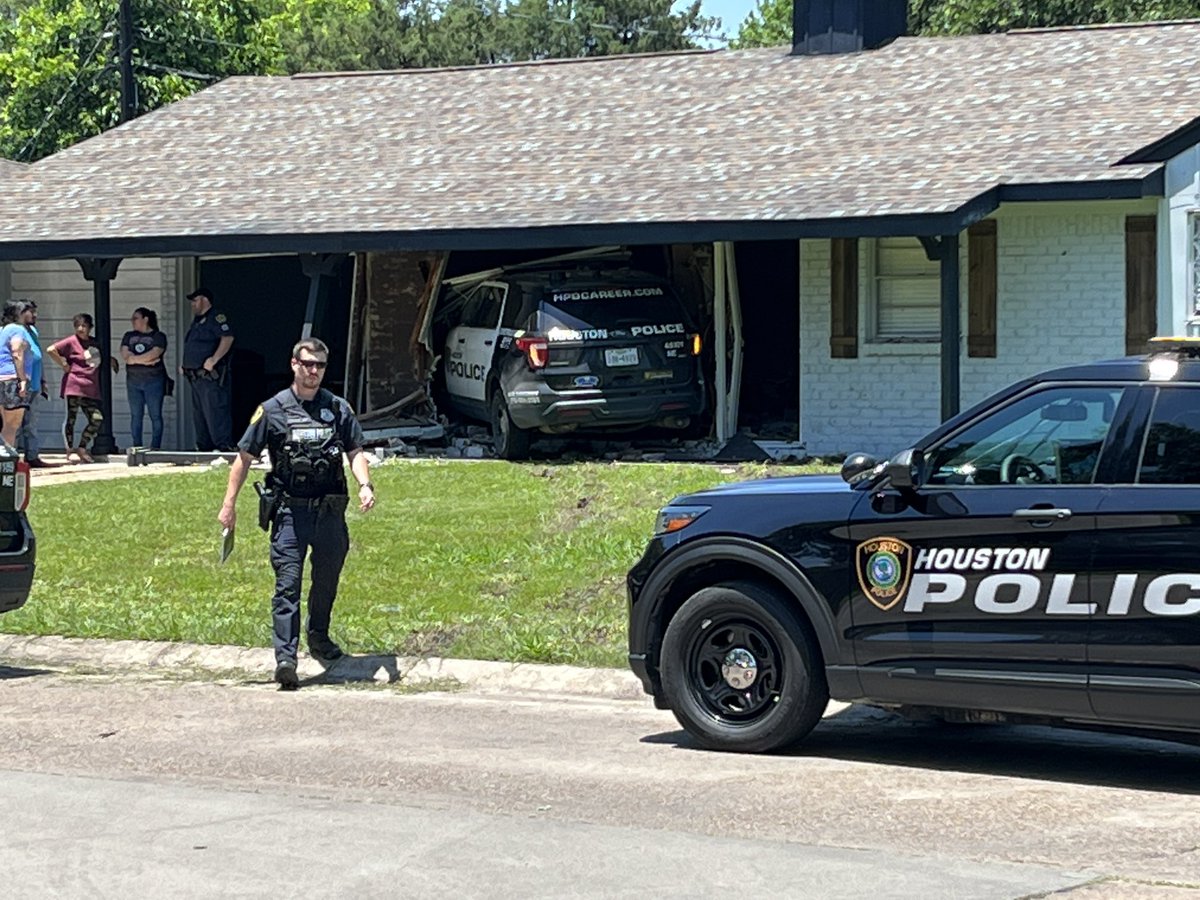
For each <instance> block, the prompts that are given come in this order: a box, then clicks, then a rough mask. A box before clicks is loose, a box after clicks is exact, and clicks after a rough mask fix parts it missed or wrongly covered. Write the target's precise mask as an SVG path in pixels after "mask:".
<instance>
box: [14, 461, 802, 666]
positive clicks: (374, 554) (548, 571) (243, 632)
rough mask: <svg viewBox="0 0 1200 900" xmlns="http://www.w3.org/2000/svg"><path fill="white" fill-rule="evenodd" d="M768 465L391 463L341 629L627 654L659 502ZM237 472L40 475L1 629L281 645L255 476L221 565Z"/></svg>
mask: <svg viewBox="0 0 1200 900" xmlns="http://www.w3.org/2000/svg"><path fill="white" fill-rule="evenodd" d="M764 471H766V470H765V469H764V468H763V467H751V466H746V467H742V468H739V469H736V470H734V469H730V468H728V467H725V468H715V467H712V466H706V465H673V464H638V465H604V464H578V465H569V466H547V465H514V464H508V463H501V462H490V461H489V462H480V463H451V464H446V463H440V462H436V461H421V462H402V463H389V464H385V465H382V466H379V467H378V468H376V469H375V470H374V471H373V473H372V477H373V480H374V482H375V484H376V485H377V489H378V496H379V505H378V506H377V507H376V508H375V510H374V511H372V512H371V513H370V514H369V515H362V514H360V513H358V512H355V511H352V512H351V513H350V515H349V519H350V540H351V552H350V556H349V558H348V559H347V561H346V568H345V571H344V572H343V577H342V583H341V589H340V591H339V592H338V601H337V606H336V607H335V609H334V618H333V626H334V627H333V631H334V634H335V636H336V637H337V639H338V641H339V643H341V644H342V645H343V646H344V647H345V648H346V649H347V650H349V651H351V652H356V653H399V654H404V655H438V656H451V657H462V656H466V657H473V658H480V659H502V660H512V661H514V662H517V661H524V662H561V663H574V664H577V665H605V666H619V665H623V664H624V654H625V651H626V648H625V584H624V576H625V573H626V571H628V569H629V568H630V566H632V565H633V563H634V562H635V561H636V560H637V559H638V557H639V556H640V555H641V552H642V550H643V549H644V547H645V545H646V542H647V540H648V539H649V537H650V533H651V530H652V528H653V524H654V517H655V513H656V512H657V510H658V508H659V507H660V506H662V505H663V504H664V503H665V502H666V501H668V500H670V499H671V498H672V497H673V496H675V495H677V494H679V493H682V492H686V491H690V490H696V489H699V488H702V487H708V486H711V485H713V484H718V483H720V482H722V481H732V480H736V479H739V478H746V477H750V476H752V475H756V474H761V473H763V472H764ZM776 471H783V472H786V473H787V474H795V473H796V472H797V470H796V469H795V468H794V467H786V468H781V469H778V470H776ZM225 478H226V476H225V475H224V474H223V473H221V472H213V471H207V470H206V471H196V472H179V473H170V474H155V473H148V474H146V475H143V476H140V477H136V478H127V479H117V480H113V481H103V482H102V481H90V482H78V483H74V484H61V485H52V486H37V487H35V490H34V496H33V499H32V501H31V504H30V512H29V516H30V520H31V521H32V523H33V527H34V529H35V531H36V532H37V536H38V568H37V575H36V578H35V580H34V588H33V594H32V595H31V597H30V599H29V602H28V603H27V604H26V606H25V607H24V608H23V609H21V610H18V611H16V612H13V613H7V614H5V615H4V616H2V617H0V630H3V631H6V632H12V633H22V634H60V635H67V636H73V637H103V638H114V639H142V640H175V641H189V642H195V643H208V644H240V645H245V646H260V647H261V646H268V645H269V643H270V615H269V608H270V596H271V592H272V589H273V584H274V580H273V576H272V573H271V567H270V565H269V563H268V561H267V538H266V535H265V534H264V533H263V532H261V531H259V530H258V529H257V528H256V527H255V521H256V518H255V517H256V511H255V507H256V502H257V498H256V497H255V495H254V492H253V491H252V490H250V489H249V487H247V488H246V489H245V490H243V491H242V495H241V497H240V498H239V503H238V528H237V532H238V535H237V547H236V549H235V550H234V553H233V556H232V557H231V558H230V559H229V561H228V562H227V563H225V564H224V565H220V564H218V562H217V548H218V543H219V535H220V529H219V526H218V525H217V522H216V513H217V507H218V506H219V504H220V498H221V497H222V495H223V494H224V490H225ZM164 497H166V498H170V502H169V503H167V504H165V505H164V502H163V498H164ZM306 580H307V579H306Z"/></svg>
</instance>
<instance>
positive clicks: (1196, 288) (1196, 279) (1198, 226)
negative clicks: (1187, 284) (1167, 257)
mask: <svg viewBox="0 0 1200 900" xmlns="http://www.w3.org/2000/svg"><path fill="white" fill-rule="evenodd" d="M1188 231H1189V233H1190V236H1191V241H1190V244H1191V254H1190V255H1191V263H1192V309H1200V306H1198V305H1197V304H1200V212H1193V213H1189V214H1188Z"/></svg>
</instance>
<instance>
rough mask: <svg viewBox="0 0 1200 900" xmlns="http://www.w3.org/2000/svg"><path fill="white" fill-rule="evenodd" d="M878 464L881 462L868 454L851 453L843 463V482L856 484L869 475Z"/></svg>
mask: <svg viewBox="0 0 1200 900" xmlns="http://www.w3.org/2000/svg"><path fill="white" fill-rule="evenodd" d="M878 464H879V460H877V459H876V458H875V457H873V456H870V455H868V454H866V453H851V454H850V455H849V456H847V457H846V461H845V462H843V463H842V481H844V482H846V484H854V483H855V482H856V481H859V480H860V479H862V478H863V477H864V476H865V475H869V474H870V473H871V471H872V470H873V469H874V468H875V466H877V465H878Z"/></svg>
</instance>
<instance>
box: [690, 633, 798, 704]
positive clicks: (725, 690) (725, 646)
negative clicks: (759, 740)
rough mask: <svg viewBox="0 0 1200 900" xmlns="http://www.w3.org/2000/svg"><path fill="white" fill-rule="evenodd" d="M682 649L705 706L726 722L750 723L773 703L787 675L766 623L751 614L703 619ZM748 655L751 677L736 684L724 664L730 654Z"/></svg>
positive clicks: (694, 691) (697, 694) (692, 684)
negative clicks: (748, 682) (761, 622)
mask: <svg viewBox="0 0 1200 900" xmlns="http://www.w3.org/2000/svg"><path fill="white" fill-rule="evenodd" d="M705 624H707V627H701V628H700V629H699V630H698V631H697V632H696V634H695V636H694V637H693V638H692V640H691V642H690V645H689V647H688V653H687V679H688V686H689V688H690V689H691V691H692V694H693V696H694V697H695V698H696V700H697V701H698V702H699V704H700V706H701V707H702V708H703V709H704V711H705V712H706V713H707V714H708V715H710V716H712V718H713V719H714V720H716V721H718V722H720V723H722V724H725V725H734V726H738V725H742V726H745V725H752V724H754V723H755V722H757V721H759V720H760V719H762V718H763V717H764V716H766V715H767V714H768V713H770V712H771V710H772V709H774V707H775V703H776V702H777V701H778V699H779V695H780V693H781V692H782V690H783V685H784V679H785V677H786V675H787V673H786V671H785V669H784V662H783V653H782V652H781V651H780V648H779V644H778V642H776V640H775V639H774V637H773V636H772V635H771V631H770V629H768V628H766V627H764V626H763V625H762V624H760V623H759V622H756V621H754V620H753V619H746V618H744V617H732V616H731V617H727V618H723V619H715V618H714V619H707V620H705ZM745 653H748V654H749V655H750V657H751V658H752V659H753V661H754V664H755V667H756V672H755V674H754V678H753V681H752V683H750V684H749V685H741V686H737V687H735V686H734V685H733V684H731V683H730V682H729V681H728V680H727V679H726V676H725V673H724V671H723V667H724V666H725V665H726V663H727V662H729V661H730V660H731V654H732V656H733V658H734V659H741V660H745V659H746V657H745V655H744V654H745Z"/></svg>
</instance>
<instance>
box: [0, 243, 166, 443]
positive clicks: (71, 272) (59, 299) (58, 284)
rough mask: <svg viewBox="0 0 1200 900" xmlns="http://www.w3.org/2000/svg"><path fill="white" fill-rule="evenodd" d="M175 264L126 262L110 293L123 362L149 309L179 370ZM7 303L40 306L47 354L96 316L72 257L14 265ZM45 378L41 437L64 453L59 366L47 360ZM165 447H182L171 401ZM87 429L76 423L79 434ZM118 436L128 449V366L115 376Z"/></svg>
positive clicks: (116, 346)
mask: <svg viewBox="0 0 1200 900" xmlns="http://www.w3.org/2000/svg"><path fill="white" fill-rule="evenodd" d="M175 269H176V262H175V261H174V260H172V259H154V258H146V259H126V260H124V261H123V262H122V263H121V266H120V268H119V269H118V270H117V277H116V278H115V279H113V282H112V289H111V294H110V304H111V309H112V325H111V328H112V345H111V348H110V350H111V352H112V354H113V356H115V357H116V358H117V359H118V360H119V359H120V356H121V354H120V345H121V336H122V335H123V334H124V333H125V332H126V331H127V330H129V327H130V326H129V317H130V315H131V314H132V313H133V311H134V309H136V308H137V307H139V306H145V307H148V308H150V309H153V310H155V311H156V312H157V313H158V327H159V329H160V330H161V331H163V332H164V333H165V334H166V335H167V341H168V347H167V357H166V359H167V366H168V370H169V371H171V372H174V371H175V370H176V367H177V366H178V364H179V344H180V342H181V340H182V335H180V333H179V327H178V326H179V316H178V309H177V306H178V304H177V301H176V290H175V277H176V273H175ZM5 281H7V291H6V293H5V294H4V297H5V299H8V298H12V297H27V298H29V299H30V300H33V301H34V302H36V303H37V305H38V333H39V335H40V338H41V344H42V348H43V352H44V350H45V348H46V347H48V346H50V344H53V343H54V342H55V341H57V340H60V339H62V338H64V337H67V336H68V335H70V334H71V333H72V331H73V330H74V326H73V325H72V323H71V320H72V318H74V316H75V315H76V314H77V313H81V312H86V313H92V314H93V315H94V314H95V301H94V295H93V291H92V284H91V282H89V281H87V280H85V279H84V277H83V273H82V272H81V271H80V268H79V264H78V263H77V262H75V261H74V260H72V259H60V260H36V261H25V262H13V263H11V264H9V272H8V275H7V278H6V279H5V280H0V287H3V286H5ZM44 369H45V379H46V386H47V388H48V390H49V394H50V399H49V401H48V402H44V403H43V404H42V406H41V408H40V411H39V416H38V437H39V439H40V440H41V445H42V448H43V450H44V451H47V452H51V453H53V452H57V451H61V450H62V449H63V446H62V444H63V437H62V425H63V419H64V418H65V417H66V401H64V400H63V399H62V398H61V397H59V393H58V392H59V385H60V383H61V381H62V375H61V373H60V371H59V370H58V368H57V367H56V366H55V365H54V363H53V362H52V361H51V360H50V359H49V358H46V359H45V366H44ZM163 417H164V420H165V421H164V438H163V445H164V446H165V447H177V446H180V433H179V427H180V421H179V410H178V404H177V401H176V400H175V399H168V400H167V401H166V402H165V404H164V405H163ZM82 428H83V422H82V419H77V420H76V424H75V431H76V434H78V433H79V432H80V431H81V429H82ZM143 428H144V429H145V435H144V437H145V439H146V440H147V441H148V440H149V438H150V421H149V418H148V417H147V419H146V420H145V422H144V425H143ZM113 436H114V438H115V439H116V442H117V446H118V447H120V448H122V449H124V448H125V447H126V446H128V445H129V443H130V437H129V404H128V401H127V400H126V394H125V367H124V365H122V366H121V371H120V373H119V374H117V375H115V376H114V377H113Z"/></svg>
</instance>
